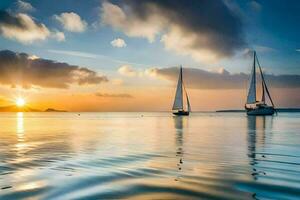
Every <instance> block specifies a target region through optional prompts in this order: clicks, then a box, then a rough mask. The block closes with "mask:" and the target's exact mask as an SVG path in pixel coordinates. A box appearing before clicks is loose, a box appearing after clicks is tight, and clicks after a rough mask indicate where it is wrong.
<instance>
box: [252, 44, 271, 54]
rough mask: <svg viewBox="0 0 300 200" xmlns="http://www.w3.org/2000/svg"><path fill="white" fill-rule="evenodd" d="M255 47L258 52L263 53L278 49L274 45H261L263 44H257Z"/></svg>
mask: <svg viewBox="0 0 300 200" xmlns="http://www.w3.org/2000/svg"><path fill="white" fill-rule="evenodd" d="M254 49H255V50H256V51H257V52H261V53H268V52H275V51H276V49H274V48H272V47H267V46H261V45H255V46H254Z"/></svg>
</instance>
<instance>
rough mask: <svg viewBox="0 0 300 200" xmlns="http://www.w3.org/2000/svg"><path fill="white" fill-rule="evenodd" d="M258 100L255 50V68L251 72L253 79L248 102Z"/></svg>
mask: <svg viewBox="0 0 300 200" xmlns="http://www.w3.org/2000/svg"><path fill="white" fill-rule="evenodd" d="M255 102H256V69H255V52H254V61H253V69H252V73H251V81H250V86H249V91H248V96H247V104H252V103H255Z"/></svg>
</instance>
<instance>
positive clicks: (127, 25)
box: [101, 2, 166, 42]
mask: <svg viewBox="0 0 300 200" xmlns="http://www.w3.org/2000/svg"><path fill="white" fill-rule="evenodd" d="M101 19H102V22H103V23H104V24H108V25H111V26H112V27H113V28H115V29H117V30H121V31H124V32H125V33H126V34H127V35H129V36H132V37H144V38H147V39H148V40H149V41H150V42H153V41H154V39H155V36H156V35H157V34H158V33H159V32H160V31H161V30H162V28H163V26H164V24H165V23H166V20H165V19H163V18H162V17H161V16H159V15H155V14H154V15H153V16H151V17H150V18H149V19H147V22H146V23H145V22H144V21H143V20H140V19H139V18H136V17H134V16H130V15H127V14H126V13H125V12H124V11H123V10H122V9H121V8H120V7H119V6H118V5H114V4H111V3H109V2H104V3H103V4H102V13H101Z"/></svg>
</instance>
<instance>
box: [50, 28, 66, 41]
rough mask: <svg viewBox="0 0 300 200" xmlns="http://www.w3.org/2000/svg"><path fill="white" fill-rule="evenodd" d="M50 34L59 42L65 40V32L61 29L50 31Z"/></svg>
mask: <svg viewBox="0 0 300 200" xmlns="http://www.w3.org/2000/svg"><path fill="white" fill-rule="evenodd" d="M51 36H52V37H53V38H54V39H56V40H57V41H59V42H63V41H65V40H66V37H65V34H64V33H63V32H61V31H57V30H55V31H53V32H52V33H51Z"/></svg>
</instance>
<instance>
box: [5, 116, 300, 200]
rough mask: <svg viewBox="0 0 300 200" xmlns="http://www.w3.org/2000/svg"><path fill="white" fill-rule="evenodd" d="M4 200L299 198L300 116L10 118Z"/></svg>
mask: <svg viewBox="0 0 300 200" xmlns="http://www.w3.org/2000/svg"><path fill="white" fill-rule="evenodd" d="M0 161H1V162H0V199H1V200H4V199H13V200H15V199H31V200H32V199H53V200H54V199H55V200H65V199H119V198H122V199H124V198H126V199H299V198H300V114H297V113H279V115H278V116H274V117H270V116H268V117H247V116H246V115H245V114H244V113H192V114H191V116H189V117H173V116H172V115H171V114H170V113H80V114H78V113H1V114H0Z"/></svg>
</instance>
